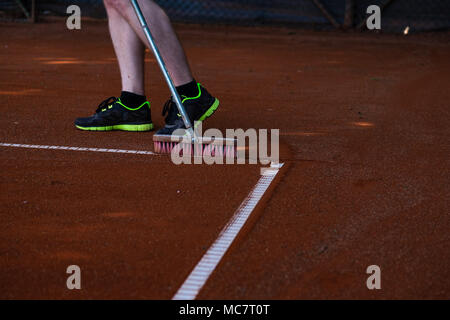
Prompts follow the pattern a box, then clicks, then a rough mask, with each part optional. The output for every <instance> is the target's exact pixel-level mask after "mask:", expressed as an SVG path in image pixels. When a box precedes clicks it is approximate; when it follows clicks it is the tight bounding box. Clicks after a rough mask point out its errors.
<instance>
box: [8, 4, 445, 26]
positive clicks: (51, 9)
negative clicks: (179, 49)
mask: <svg viewBox="0 0 450 320" xmlns="http://www.w3.org/2000/svg"><path fill="white" fill-rule="evenodd" d="M155 1H156V2H158V3H159V4H160V5H161V7H163V8H164V9H165V10H166V12H167V13H168V15H169V16H170V17H171V19H172V20H174V21H178V22H190V23H226V24H245V25H285V26H299V27H308V28H313V29H336V28H342V29H360V30H364V29H365V19H366V18H367V13H366V10H367V7H368V6H370V5H378V6H379V7H380V8H381V9H382V14H381V24H382V28H381V29H382V31H383V32H402V31H403V30H404V29H405V28H406V27H409V29H410V30H411V32H414V31H415V32H420V31H434V30H443V29H447V30H448V29H450V0H155ZM32 2H33V1H32V0H21V1H19V0H1V1H0V17H2V13H3V16H5V12H6V14H7V13H8V12H9V13H10V14H11V12H13V11H14V12H15V14H16V15H22V18H26V17H25V16H24V10H22V9H21V8H20V5H19V3H22V4H23V7H25V8H29V9H28V10H30V8H31V7H30V6H31V3H32ZM36 2H37V4H36V6H37V12H38V13H39V15H41V16H45V15H65V9H66V8H67V6H69V5H71V4H76V5H79V6H80V7H81V11H82V14H83V15H84V16H91V17H97V18H105V17H106V14H105V10H104V8H103V5H102V1H101V0H40V1H36Z"/></svg>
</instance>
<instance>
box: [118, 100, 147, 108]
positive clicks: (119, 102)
mask: <svg viewBox="0 0 450 320" xmlns="http://www.w3.org/2000/svg"><path fill="white" fill-rule="evenodd" d="M116 102H117V103H118V104H120V105H121V106H122V107H124V108H125V109H128V110H130V111H136V110H139V109H140V108H142V107H143V106H144V105H146V104H147V105H148V108H149V109H150V101H145V102H144V103H143V104H141V105H140V106H139V107H137V108H130V107H127V106H126V105H124V104H123V103H122V101H120V98H119V99H117V101H116Z"/></svg>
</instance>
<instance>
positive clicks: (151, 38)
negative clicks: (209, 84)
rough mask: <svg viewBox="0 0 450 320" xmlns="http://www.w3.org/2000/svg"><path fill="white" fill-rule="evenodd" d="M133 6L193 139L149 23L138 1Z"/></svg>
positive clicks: (135, 0)
mask: <svg viewBox="0 0 450 320" xmlns="http://www.w3.org/2000/svg"><path fill="white" fill-rule="evenodd" d="M131 4H132V5H133V8H134V11H135V12H136V15H137V17H138V19H139V22H140V24H141V26H142V29H143V30H144V34H145V36H146V37H147V40H148V42H149V43H150V47H151V48H152V50H153V54H154V55H155V58H156V61H158V65H159V67H160V69H161V72H162V74H163V75H164V78H165V79H166V82H167V84H168V85H169V89H170V92H171V93H172V97H173V98H174V99H175V104H176V105H177V107H178V111H179V112H180V114H181V118H182V119H183V122H184V125H185V127H186V129H188V130H189V131H190V132H191V133H192V135H191V137H193V136H194V135H193V130H192V124H191V121H190V120H189V117H188V115H187V114H186V110H185V109H184V107H183V103H182V102H181V98H180V95H179V94H178V92H177V90H176V89H175V85H174V84H173V81H172V78H171V77H170V75H169V72H168V71H167V67H166V64H165V63H164V60H163V59H162V57H161V53H160V52H159V49H158V47H157V46H156V43H155V40H154V38H153V35H152V33H151V32H150V29H149V28H148V25H147V22H146V21H145V18H144V15H143V14H142V11H141V8H140V7H139V4H138V3H137V0H131Z"/></svg>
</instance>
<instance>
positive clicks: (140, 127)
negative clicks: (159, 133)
mask: <svg viewBox="0 0 450 320" xmlns="http://www.w3.org/2000/svg"><path fill="white" fill-rule="evenodd" d="M113 130H122V131H150V130H153V123H148V124H118V125H115V126H113Z"/></svg>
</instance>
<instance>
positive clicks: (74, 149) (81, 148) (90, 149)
mask: <svg viewBox="0 0 450 320" xmlns="http://www.w3.org/2000/svg"><path fill="white" fill-rule="evenodd" d="M0 147H12V148H26V149H51V150H64V151H67V150H69V151H90V152H107V153H132V154H148V155H157V154H156V153H154V152H151V151H145V150H122V149H105V148H85V147H66V146H45V145H39V144H18V143H2V142H0Z"/></svg>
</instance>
